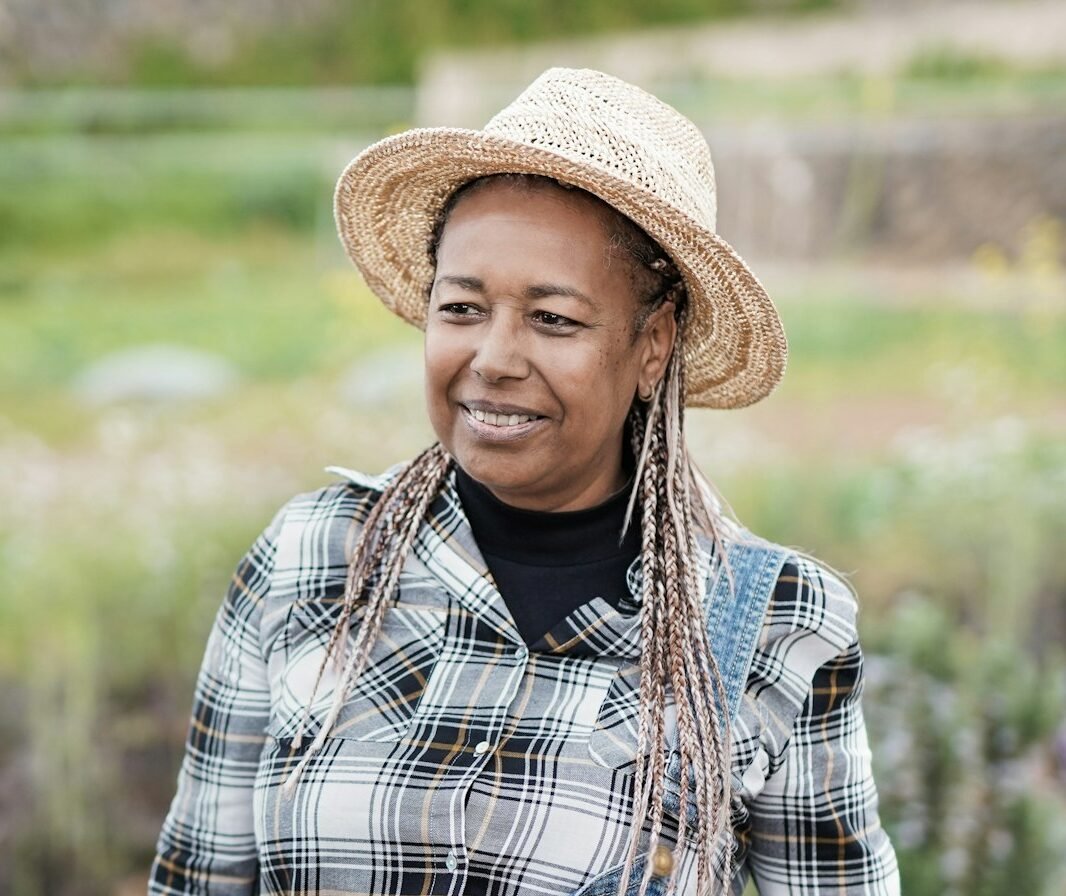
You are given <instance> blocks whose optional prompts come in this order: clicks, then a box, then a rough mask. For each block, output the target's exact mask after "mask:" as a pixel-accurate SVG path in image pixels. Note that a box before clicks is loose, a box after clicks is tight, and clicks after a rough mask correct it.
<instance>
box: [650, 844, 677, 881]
mask: <svg viewBox="0 0 1066 896" xmlns="http://www.w3.org/2000/svg"><path fill="white" fill-rule="evenodd" d="M673 870H674V854H673V853H672V852H671V851H670V849H669V847H666V846H657V847H656V848H655V852H654V853H652V856H651V873H652V874H654V875H655V876H656V877H666V876H667V875H668V874H669V873H670V872H671V871H673Z"/></svg>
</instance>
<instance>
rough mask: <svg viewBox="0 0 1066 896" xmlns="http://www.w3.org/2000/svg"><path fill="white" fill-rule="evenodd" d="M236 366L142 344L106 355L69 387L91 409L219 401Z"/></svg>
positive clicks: (193, 352)
mask: <svg viewBox="0 0 1066 896" xmlns="http://www.w3.org/2000/svg"><path fill="white" fill-rule="evenodd" d="M239 378H240V377H239V375H238V373H237V370H236V368H235V367H234V366H233V365H232V364H231V363H230V362H229V361H227V360H225V359H224V358H220V357H218V356H217V355H213V354H211V353H210V352H204V351H199V350H197V349H191V348H185V347H183V346H178V345H144V346H138V347H136V348H129V349H123V350H122V351H118V352H114V353H113V354H110V355H106V356H105V357H103V358H101V359H100V360H98V361H96V362H95V363H94V364H91V365H90V366H89V367H87V368H86V369H85V370H83V371H82V373H81V374H80V375H79V376H78V377H77V379H76V380H75V381H74V383H73V388H74V391H75V393H76V394H78V395H79V396H80V397H81V398H82V399H83V400H84V401H86V402H88V403H89V404H94V405H105V404H114V403H116V402H122V401H148V402H176V401H202V400H204V399H211V398H218V397H220V396H222V395H225V394H226V393H227V392H229V391H230V390H231V389H232V388H233V387H234V386H235V385H236V383H237V382H238V380H239Z"/></svg>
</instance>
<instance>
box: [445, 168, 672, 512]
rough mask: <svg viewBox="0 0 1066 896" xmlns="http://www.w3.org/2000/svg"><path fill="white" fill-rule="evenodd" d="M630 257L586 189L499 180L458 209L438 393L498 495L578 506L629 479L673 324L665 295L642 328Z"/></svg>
mask: <svg viewBox="0 0 1066 896" xmlns="http://www.w3.org/2000/svg"><path fill="white" fill-rule="evenodd" d="M632 264H633V262H632V261H630V259H629V258H627V257H623V256H621V255H619V254H618V253H617V250H616V251H615V252H613V253H612V251H611V248H610V244H609V237H608V232H607V227H606V223H605V214H604V210H603V208H602V207H600V206H599V204H598V203H597V202H595V201H594V200H592V199H591V198H590V197H588V196H585V195H583V194H580V193H576V192H572V191H568V190H563V189H561V188H559V187H554V186H533V187H530V186H528V185H521V186H517V187H516V186H514V185H513V184H507V183H491V184H489V185H486V186H484V187H480V188H478V189H476V190H474V191H472V192H471V193H470V194H469V195H466V196H464V197H462V198H461V199H460V200H459V202H458V203H457V205H456V206H455V208H454V209H453V210H452V213H451V215H450V216H449V218H448V221H447V224H446V225H445V228H444V232H443V235H442V238H441V242H440V246H439V248H438V252H437V271H436V276H435V278H434V281H433V287H432V290H431V295H430V303H429V314H428V321H427V326H426V339H425V372H426V400H427V404H428V407H429V415H430V420H431V422H432V424H433V428H434V430H435V431H436V434H437V437H438V438H439V439H440V441H441V443H442V444H443V445H444V447H445V448H446V449H447V450H448V451H449V453H450V454H451V455H452V456H453V457H454V458H455V459H456V460H457V461H458V463H459V464H460V466H462V468H463V469H464V470H465V471H466V472H467V473H469V474H470V475H471V476H472V477H473V478H475V479H477V480H478V481H480V482H481V483H483V484H484V485H486V486H487V487H488V488H489V489H490V490H491V491H492V492H493V493H494V494H495V495H496V496H497V497H498V498H499V499H500V500H502V501H505V502H506V503H508V504H511V505H513V506H517V507H525V508H529V509H536V510H573V509H578V508H581V507H588V506H592V505H593V504H596V503H598V502H599V501H602V500H603V499H604V498H606V497H607V496H608V495H610V494H611V493H612V492H613V491H615V490H617V489H618V488H620V487H621V486H622V485H623V484H624V478H623V473H622V437H623V426H624V423H625V419H626V415H627V413H628V411H629V408H630V405H631V404H632V401H633V398H634V395H635V394H636V393H637V390H638V388H639V389H640V390H641V391H643V392H645V393H647V391H648V390H649V389H650V388H651V386H652V385H654V384H655V383H656V382H657V381H658V380H659V378H660V377H661V375H662V372H663V370H664V369H665V366H666V362H667V359H668V357H669V352H670V350H671V348H672V346H673V339H674V332H675V326H674V319H673V314H672V311H673V308H672V306H670V305H666V306H663V308H661V309H659V310H658V311H657V312H656V313H654V314H653V315H652V316H651V317H650V318H649V320H648V321H647V323H646V324H645V326H644V328H643V329H642V330H641V331H640V332H639V333H636V334H635V333H634V319H635V317H636V314H637V310H638V301H637V295H636V293H635V288H634V285H633V276H632V267H631V265H632Z"/></svg>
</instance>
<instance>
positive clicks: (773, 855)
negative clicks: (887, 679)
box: [747, 564, 900, 896]
mask: <svg viewBox="0 0 1066 896" xmlns="http://www.w3.org/2000/svg"><path fill="white" fill-rule="evenodd" d="M792 573H793V576H792V577H791V579H790V578H789V577H788V576H787V575H785V574H783V575H782V584H779V586H778V588H779V590H781V589H782V587H785V588H787V589H789V590H790V592H791V593H790V595H789V597H788V599H789V600H790V601H792V605H793V607H794V612H796V613H799V614H801V615H802V616H804V617H805V621H806V626H807V627H808V629H810V628H818V627H819V626H818V625H813V624H812V620H814V619H819V620H820V622H821V623H825V624H827V625H828V626H830V628H831V629H832V635H831V637H829V638H828V639H827V640H828V641H829V642H830V643H835V644H837V645H838V648H837V649H836V650H835V652H834V654H833V655H832V656H831V658H829V659H828V660H827V661H824V662H821V664H820V665H819V666H818V667H817V669H816V671H815V672H814V674H813V678H812V679H809V687H808V689H807V692H806V697H805V699H804V700H803V703H802V706H801V708H800V710H799V713H798V715H797V716H796V718H795V722H794V723H793V725H792V727H791V733H790V736H789V738H788V741H787V745H786V746H785V748H784V750H783V752H782V754H781V756H780V757H779V760H780V761H779V763H774V765H775V766H776V767H775V768H774V769H773V771H772V772H771V773H770V775H769V776H768V778H767V780H766V784H765V787H764V788H763V790H762V792H761V793H760V794H759V795H758V796H757V797H756V798H755V799H754V800H753V801H752V803H751V805H750V830H749V831H748V838H749V845H748V855H747V862H748V867H749V870H750V872H751V875H752V877H753V878H754V880H755V884H756V886H757V888H758V891H759V893H760V894H761V896H783V894H788V896H795V894H802V893H812V894H813V893H828V892H832V893H835V894H854V896H858V894H863V896H898V894H899V891H900V884H899V872H898V869H897V864H896V856H895V853H894V851H893V849H892V844H891V843H890V842H889V839H888V836H887V834H886V833H885V831H884V829H883V828H882V827H881V823H880V819H879V817H878V811H877V789H876V787H875V784H874V778H873V771H872V768H871V756H870V748H869V744H868V740H867V734H866V724H865V721H864V718H863V712H862V702H861V698H862V691H863V657H862V650H861V648H860V646H859V641H858V637H857V634H856V631H855V627H854V613H853V612H852V613H851V614H848V613H846V612H845V613H834V612H832V607H833V606H834V605H836V606H841V605H842V602H843V605H845V606H846V604H847V602H848V600H849V599H850V593H849V592H848V593H847V596H846V597H845V592H847V586H845V585H844V584H843V583H842V582H840V581H839V580H838V579H835V577H831V576H829V575H828V574H827V573H824V571H821V570H819V571H817V572H812V571H811V568H810V567H809V566H806V565H805V564H804V565H801V566H800V567H799V568H796V567H793V568H792ZM851 603H852V605H853V599H852V600H851ZM830 616H831V617H832V618H828V617H830ZM784 640H785V639H782V643H784ZM796 643H802V639H797V641H796V642H794V643H793V644H792V649H795V648H796Z"/></svg>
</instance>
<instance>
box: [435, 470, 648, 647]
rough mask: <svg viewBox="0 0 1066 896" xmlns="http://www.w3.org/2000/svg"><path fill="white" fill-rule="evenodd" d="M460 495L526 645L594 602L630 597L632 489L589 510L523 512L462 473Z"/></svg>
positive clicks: (636, 546) (636, 536)
mask: <svg viewBox="0 0 1066 896" xmlns="http://www.w3.org/2000/svg"><path fill="white" fill-rule="evenodd" d="M455 484H456V489H457V491H458V492H459V500H460V501H462V503H463V510H465V511H466V516H467V519H469V520H470V527H471V528H472V529H473V531H474V538H475V540H476V541H477V544H478V547H479V548H480V549H481V554H482V556H483V557H484V558H485V562H486V563H487V564H488V567H489V571H490V572H491V573H492V577H493V578H494V579H495V580H496V585H497V587H498V588H499V590H500V594H501V595H502V596H503V599H504V601H505V602H506V603H507V608H508V609H509V610H510V611H511V616H512V618H513V619H514V621H515V624H516V625H517V626H518V631H519V633H520V634H521V635H522V637H523V638H524V639H525V641H526V644H530V645H532V644H534V643H535V642H536V641H538V640H539V639H540V638H541V637H542V636H543V635H544V634H546V633H547V632H549V631H550V630H551V629H552V628H553V627H554V626H555V625H556V623H558V622H560V621H561V620H563V619H565V618H566V617H567V616H568V615H570V613H572V612H573V611H574V610H576V609H577V608H578V607H579V606H581V605H582V604H584V603H588V602H589V601H590V600H592V599H593V598H594V597H602V598H603V599H604V600H606V601H607V602H608V603H609V604H611V605H612V606H613V607H615V608H618V606H619V603H620V602H621V601H623V600H624V599H626V598H628V597H629V588H628V586H627V584H626V572H627V570H628V569H629V565H630V564H631V563H632V562H633V560H634V558H636V556H637V554H638V553H639V552H640V520H639V518H638V513H639V510H634V517H635V518H634V520H633V522H632V523H631V524H630V526H629V529H628V530H627V532H626V535H625V538H624V539H623V540H622V543H621V544H619V543H618V537H619V534H620V533H621V531H622V522H623V520H624V519H625V514H626V504H627V503H628V501H629V489H628V488H624V489H622V490H621V491H620V492H618V493H616V494H614V495H612V496H611V497H610V498H608V499H607V500H606V501H604V502H603V503H602V504H597V505H596V506H595V507H588V508H585V509H583V510H567V511H558V512H550V511H537V510H523V509H521V508H518V507H512V506H511V505H510V504H505V503H503V501H501V500H500V499H499V498H497V497H496V496H495V495H493V494H492V492H490V491H489V490H488V489H487V488H486V487H485V486H483V485H482V484H481V483H480V482H478V481H477V480H475V479H472V478H471V477H470V476H468V475H467V474H466V473H465V472H463V470H462V468H457V470H456V479H455Z"/></svg>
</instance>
